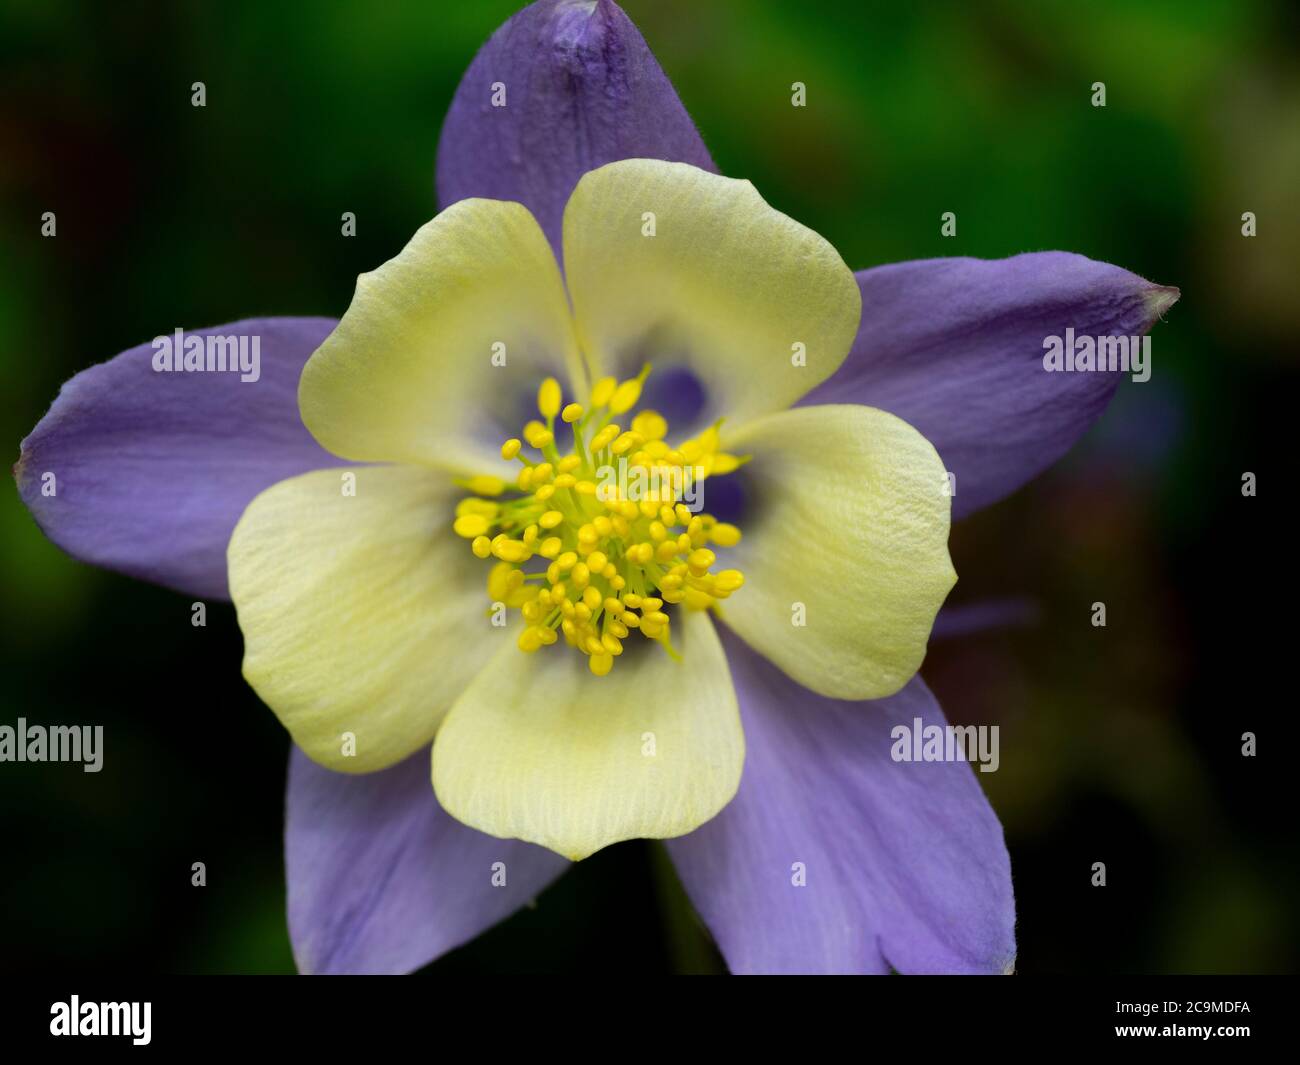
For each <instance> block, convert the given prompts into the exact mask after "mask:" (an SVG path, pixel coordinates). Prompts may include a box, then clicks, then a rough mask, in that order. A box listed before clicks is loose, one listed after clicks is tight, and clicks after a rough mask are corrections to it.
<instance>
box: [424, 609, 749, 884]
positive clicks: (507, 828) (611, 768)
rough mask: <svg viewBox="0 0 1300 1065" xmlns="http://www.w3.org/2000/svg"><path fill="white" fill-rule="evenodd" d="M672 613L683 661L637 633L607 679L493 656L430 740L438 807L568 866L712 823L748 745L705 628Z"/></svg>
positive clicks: (702, 620) (568, 654)
mask: <svg viewBox="0 0 1300 1065" xmlns="http://www.w3.org/2000/svg"><path fill="white" fill-rule="evenodd" d="M677 617H678V620H675V621H674V622H673V629H674V636H673V639H674V642H675V645H676V647H677V649H678V650H679V651H680V653H681V656H682V660H681V661H680V662H675V661H673V660H672V659H671V658H669V657H668V656H667V655H666V654H665V653H664V652H663V650H662V649H661V648H659V647H658V646H656V645H652V644H650V643H649V642H648V641H646V640H644V639H642V638H640V637H636V636H633V637H632V638H631V639H630V640H629V641H628V642H627V650H625V652H624V653H623V655H622V656H621V657H619V658H618V659H616V660H615V664H614V668H613V670H612V671H611V672H610V673H609V674H608V675H606V676H604V677H594V676H593V675H592V674H591V672H590V671H589V670H588V668H587V661H586V659H585V658H584V657H583V656H582V655H580V654H578V653H576V652H574V651H573V650H572V649H570V648H568V647H562V646H561V647H552V648H543V649H542V650H541V651H539V652H537V653H535V654H532V655H525V654H523V653H522V652H520V651H518V650H516V649H513V648H511V649H507V650H504V651H502V652H501V654H500V656H499V657H498V658H497V659H496V660H494V661H493V662H492V664H491V665H490V666H489V667H488V668H487V669H485V670H484V671H483V672H482V673H480V674H479V675H478V677H477V678H476V679H475V680H474V682H473V684H471V685H470V687H469V688H468V689H467V690H466V692H465V693H464V695H462V696H461V697H460V699H459V700H457V702H456V704H455V705H454V706H453V707H452V709H451V713H450V714H448V715H447V719H446V721H444V722H443V726H442V728H441V729H440V730H439V732H438V737H437V739H436V740H435V741H434V745H433V785H434V789H435V791H436V792H437V795H438V801H439V802H440V803H442V806H443V808H444V809H446V810H447V812H448V813H450V814H451V815H452V816H453V817H455V818H457V819H458V820H460V821H462V822H464V823H465V824H467V825H469V826H471V827H472V828H477V829H479V830H481V831H483V832H487V833H488V834H489V835H493V836H500V837H505V838H517V839H524V840H528V841H530V842H532V843H540V844H541V845H542V846H544V847H549V848H550V849H551V850H554V851H557V852H559V853H560V854H562V855H564V856H565V857H567V858H571V859H573V860H575V861H576V860H577V859H579V858H585V857H586V856H587V855H589V854H591V853H592V852H593V851H597V850H599V849H600V848H601V847H604V846H607V845H608V844H610V843H616V842H618V841H619V840H623V839H633V838H638V837H650V838H656V839H658V838H666V837H670V836H680V835H683V834H684V833H687V832H690V831H691V830H692V829H694V828H697V827H698V826H700V825H702V824H703V823H704V822H705V821H707V820H709V819H710V818H711V817H713V816H714V815H715V814H716V813H717V812H718V811H719V810H721V809H722V807H723V806H725V805H726V804H727V802H728V801H730V799H731V798H732V796H733V795H735V793H736V788H737V787H738V786H739V784H740V771H741V765H742V763H743V761H744V737H743V735H742V733H741V728H740V716H739V711H738V708H737V705H736V694H735V691H734V689H733V688H732V685H731V674H730V671H729V670H728V669H727V662H726V658H725V657H724V655H723V652H722V645H721V643H720V642H719V640H718V635H717V633H716V632H715V631H714V629H713V625H712V623H711V622H710V621H709V619H708V617H707V616H705V615H703V614H698V613H696V614H680V613H679V614H678V615H677Z"/></svg>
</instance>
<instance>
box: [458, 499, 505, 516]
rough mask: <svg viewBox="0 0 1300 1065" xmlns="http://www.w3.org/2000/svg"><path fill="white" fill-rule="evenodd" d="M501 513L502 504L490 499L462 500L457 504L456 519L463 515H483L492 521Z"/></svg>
mask: <svg viewBox="0 0 1300 1065" xmlns="http://www.w3.org/2000/svg"><path fill="white" fill-rule="evenodd" d="M500 513H501V504H500V503H493V502H492V500H490V499H462V500H461V501H460V502H459V503H457V504H456V517H458V518H459V517H460V516H461V515H463V514H482V515H483V517H485V518H487V519H488V520H489V521H491V520H492V519H493V518H495V517H496V516H497V515H498V514H500Z"/></svg>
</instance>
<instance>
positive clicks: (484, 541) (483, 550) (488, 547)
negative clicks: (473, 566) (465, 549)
mask: <svg viewBox="0 0 1300 1065" xmlns="http://www.w3.org/2000/svg"><path fill="white" fill-rule="evenodd" d="M469 549H470V550H471V551H473V552H474V554H475V555H477V556H478V557H479V558H487V557H488V556H489V555H491V554H492V541H491V540H489V539H488V538H487V537H486V536H476V537H474V542H473V543H472V544H470V545H469Z"/></svg>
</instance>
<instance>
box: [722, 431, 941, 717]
mask: <svg viewBox="0 0 1300 1065" xmlns="http://www.w3.org/2000/svg"><path fill="white" fill-rule="evenodd" d="M724 443H725V445H726V447H727V449H728V450H729V451H740V452H745V453H747V454H749V453H752V454H753V456H754V458H753V460H752V462H751V463H750V464H749V466H748V467H747V469H746V473H745V476H747V477H749V478H750V479H751V481H752V484H753V494H754V496H755V499H754V503H753V506H752V507H751V511H752V513H750V514H747V515H746V518H745V522H744V532H745V535H744V538H743V539H742V540H741V541H740V544H739V545H738V546H737V547H735V548H734V549H732V550H731V551H730V552H729V553H728V554H727V556H726V557H725V559H724V562H725V564H726V565H727V566H733V565H734V566H735V567H737V568H739V569H740V570H742V571H743V572H744V574H745V585H744V587H743V588H741V589H740V591H738V592H736V593H735V594H734V595H733V596H732V597H731V598H730V599H728V600H726V602H725V603H724V604H723V606H722V611H723V614H722V616H723V619H724V620H725V622H726V623H727V624H728V625H729V626H731V628H732V629H734V630H735V631H736V633H738V634H739V635H740V636H741V637H742V638H743V639H744V640H745V641H746V642H747V643H749V645H750V646H751V647H753V648H754V649H755V650H757V651H759V652H761V653H762V654H764V655H766V656H767V657H768V658H770V659H771V660H772V661H773V662H775V663H776V664H777V665H778V666H780V667H781V669H783V670H784V671H785V672H786V673H788V674H789V675H790V676H791V677H793V678H794V679H795V680H797V681H798V682H799V683H800V684H802V685H804V686H805V687H807V688H811V689H812V690H813V691H815V692H818V693H820V694H822V695H827V696H831V697H833V698H839V699H876V698H880V697H882V696H885V695H890V694H892V693H893V692H895V691H897V690H898V689H899V688H901V687H902V686H903V685H904V684H905V683H907V681H908V680H909V679H910V678H911V676H912V675H913V674H914V673H915V672H916V671H917V669H918V668H919V667H920V665H921V660H922V659H923V658H924V657H925V648H926V643H927V641H928V639H929V635H930V628H931V626H932V625H933V623H934V617H935V614H936V613H937V612H938V610H939V607H940V605H942V603H943V601H944V599H945V598H946V597H947V595H948V592H949V590H950V589H951V588H952V586H953V584H954V583H955V581H956V579H957V574H956V572H955V571H954V570H953V567H952V561H951V560H950V558H949V556H948V525H949V516H950V511H951V504H952V499H951V496H950V495H949V494H948V479H947V474H946V473H945V471H944V468H943V463H942V462H941V461H940V459H939V456H938V454H937V453H936V452H935V450H934V448H933V447H932V446H931V444H930V443H929V441H927V440H926V439H925V437H923V436H921V434H920V433H918V432H917V431H916V430H915V429H913V428H912V427H911V426H910V425H908V424H907V423H906V422H904V421H902V420H901V419H899V418H896V417H894V416H893V415H892V414H887V413H886V412H884V411H880V410H875V409H874V408H871V407H859V406H851V405H844V406H823V407H800V408H798V409H796V410H791V411H786V412H783V413H781V414H773V415H769V416H767V417H765V418H761V419H758V420H756V421H753V422H750V423H749V424H747V425H745V426H743V427H742V428H741V429H740V430H739V431H738V432H737V433H735V434H734V435H730V436H727V437H726V438H725V441H724ZM707 504H708V493H707V488H706V492H705V505H706V507H707ZM719 565H722V563H719Z"/></svg>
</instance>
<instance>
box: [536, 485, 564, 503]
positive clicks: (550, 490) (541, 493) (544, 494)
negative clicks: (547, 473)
mask: <svg viewBox="0 0 1300 1065" xmlns="http://www.w3.org/2000/svg"><path fill="white" fill-rule="evenodd" d="M558 487H560V486H559V485H558V484H544V485H542V487H541V488H539V489H537V491H536V492H534V493H533V498H534V499H536V500H537V502H539V503H545V502H546V501H547V500H548V499H550V498H551V496H553V495H555V490H556V488H558Z"/></svg>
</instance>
